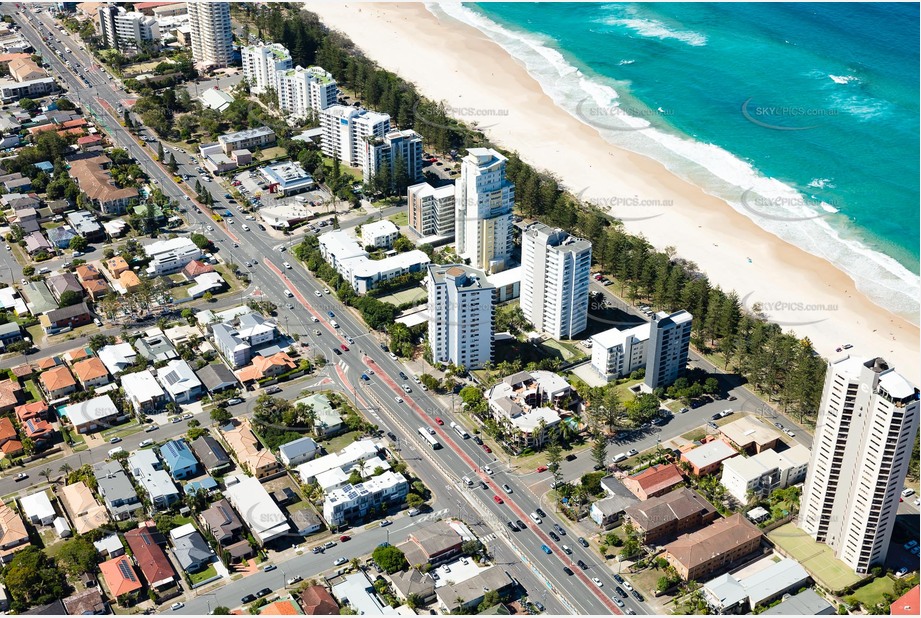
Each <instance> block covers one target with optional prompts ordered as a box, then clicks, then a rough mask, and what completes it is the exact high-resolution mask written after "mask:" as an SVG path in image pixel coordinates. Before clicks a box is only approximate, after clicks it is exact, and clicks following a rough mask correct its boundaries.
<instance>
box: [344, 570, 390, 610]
mask: <svg viewBox="0 0 921 618" xmlns="http://www.w3.org/2000/svg"><path fill="white" fill-rule="evenodd" d="M335 581H336V582H337V583H334V584H333V596H334V597H336V598H337V599H339V601H340V602H341V603H342V604H343V606H348V607H349V608H351V610H352V611H350V612H343V613H349V614H358V615H364V616H380V615H382V614H384V613H385V611H384V605H383V604H382V603H381V600H380V598H379V597H378V596H377V593H376V592H375V591H374V586H373V585H372V584H371V581H370V580H369V579H368V575H367V574H366V573H365V572H364V571H358V572H357V573H350V574H348V575H343V576H341V577H338V578H337V579H336V580H335Z"/></svg>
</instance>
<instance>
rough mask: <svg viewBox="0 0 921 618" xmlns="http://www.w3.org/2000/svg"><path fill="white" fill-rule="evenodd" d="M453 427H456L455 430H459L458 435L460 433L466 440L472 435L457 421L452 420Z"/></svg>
mask: <svg viewBox="0 0 921 618" xmlns="http://www.w3.org/2000/svg"><path fill="white" fill-rule="evenodd" d="M451 427H452V428H453V429H454V431H456V432H457V435H459V436H460V437H461V438H463V439H464V440H466V439H467V438H469V437H470V434H469V433H467V430H466V429H464V428H463V427H461V426H460V425H458V424H457V423H455V422H454V421H451Z"/></svg>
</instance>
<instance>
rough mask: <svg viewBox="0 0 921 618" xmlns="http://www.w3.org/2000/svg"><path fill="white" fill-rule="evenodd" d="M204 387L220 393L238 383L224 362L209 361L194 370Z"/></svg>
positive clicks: (236, 385)
mask: <svg viewBox="0 0 921 618" xmlns="http://www.w3.org/2000/svg"><path fill="white" fill-rule="evenodd" d="M195 375H197V376H198V379H199V380H200V381H201V383H202V385H203V386H204V387H205V389H206V390H207V391H208V392H209V393H211V394H215V393H220V392H223V391H226V390H227V389H232V388H237V387H238V386H239V385H240V383H239V382H238V381H237V378H236V376H235V375H234V374H233V372H232V371H231V370H230V369H228V368H227V366H226V365H224V363H211V364H210V365H205V366H204V367H202V368H201V369H199V370H198V371H196V372H195Z"/></svg>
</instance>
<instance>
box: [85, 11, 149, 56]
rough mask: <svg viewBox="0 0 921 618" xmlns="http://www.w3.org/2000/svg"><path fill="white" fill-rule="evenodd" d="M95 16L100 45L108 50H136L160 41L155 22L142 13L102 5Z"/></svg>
mask: <svg viewBox="0 0 921 618" xmlns="http://www.w3.org/2000/svg"><path fill="white" fill-rule="evenodd" d="M96 15H97V18H98V26H99V33H100V34H101V35H102V43H103V45H104V46H105V47H108V48H110V49H119V50H121V49H137V48H138V47H140V46H141V45H143V44H144V43H151V42H153V41H158V40H160V25H159V24H158V23H157V20H156V19H154V18H153V17H150V16H148V15H144V14H143V13H139V12H137V11H126V10H125V9H124V8H123V7H120V6H115V5H112V4H104V5H102V6H100V7H99V8H98V9H97V13H96Z"/></svg>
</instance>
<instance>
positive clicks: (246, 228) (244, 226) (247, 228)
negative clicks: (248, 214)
mask: <svg viewBox="0 0 921 618" xmlns="http://www.w3.org/2000/svg"><path fill="white" fill-rule="evenodd" d="M242 227H243V231H244V232H248V231H249V226H248V225H246V224H245V223H244V224H243V226H242Z"/></svg>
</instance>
